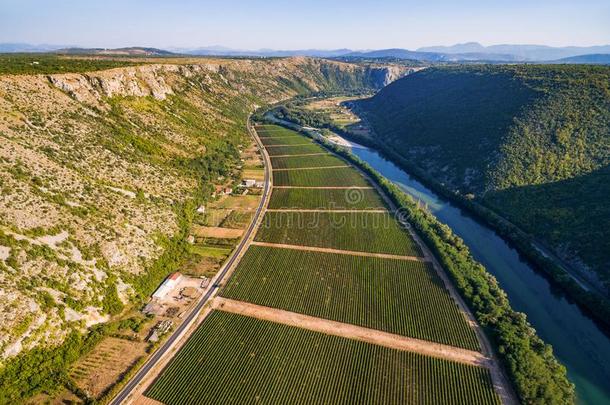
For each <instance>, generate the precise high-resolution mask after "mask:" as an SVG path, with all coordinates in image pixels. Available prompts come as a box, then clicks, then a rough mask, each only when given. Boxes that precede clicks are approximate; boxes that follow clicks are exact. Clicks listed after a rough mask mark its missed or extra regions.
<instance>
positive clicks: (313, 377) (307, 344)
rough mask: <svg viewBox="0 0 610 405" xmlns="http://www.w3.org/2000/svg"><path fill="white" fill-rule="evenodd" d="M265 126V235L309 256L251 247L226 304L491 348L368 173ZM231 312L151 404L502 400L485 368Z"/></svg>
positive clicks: (190, 350) (212, 326)
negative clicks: (268, 177)
mask: <svg viewBox="0 0 610 405" xmlns="http://www.w3.org/2000/svg"><path fill="white" fill-rule="evenodd" d="M256 128H257V132H258V134H259V135H260V136H261V140H262V142H263V143H264V145H265V148H266V150H267V151H268V153H269V155H270V156H271V162H272V168H273V169H274V171H273V186H274V187H273V188H272V194H271V197H270V200H269V204H268V208H269V211H267V212H265V214H264V216H263V220H262V223H261V224H260V227H259V229H258V231H257V233H256V235H255V238H254V239H255V241H258V242H267V243H275V244H285V245H297V247H298V248H289V247H278V246H273V247H272V246H261V245H250V246H249V248H248V250H247V251H246V252H245V254H244V255H243V257H241V259H240V260H239V262H238V264H237V267H236V268H235V270H234V271H233V274H232V275H231V277H230V278H229V280H228V281H226V282H223V283H224V287H223V288H222V290H221V291H220V295H221V296H223V297H224V298H226V299H233V300H236V301H244V302H248V303H252V304H257V305H261V306H263V307H268V308H275V309H281V310H284V311H289V312H288V314H289V316H291V317H292V318H294V317H295V314H294V313H298V314H303V315H308V316H311V317H314V318H319V320H322V319H324V320H331V321H335V322H342V323H345V324H351V325H357V326H361V327H364V328H369V329H370V331H367V332H366V333H377V334H379V332H377V331H383V332H388V333H391V334H395V335H400V336H405V337H410V338H416V339H420V340H422V341H428V342H434V343H440V344H444V345H446V346H453V347H454V348H455V350H462V349H466V350H471V351H479V350H480V349H481V347H480V345H479V341H478V338H477V336H476V334H475V331H474V329H473V328H472V327H471V325H470V324H469V322H468V319H467V318H466V315H465V314H464V313H462V311H461V310H460V308H459V307H458V305H457V304H456V302H455V301H454V300H453V299H452V298H451V295H450V294H449V292H448V290H447V289H446V288H445V286H444V284H443V282H442V280H441V279H440V277H439V276H438V274H437V272H436V270H435V269H434V268H433V267H432V264H431V263H430V262H428V261H423V260H418V259H417V258H421V257H423V252H422V250H421V248H420V246H419V245H418V244H417V243H416V242H415V240H414V239H413V238H412V237H411V235H410V234H409V233H408V232H407V231H406V230H405V229H403V228H402V226H401V225H400V224H399V223H398V221H397V220H396V218H395V217H394V214H393V213H391V212H389V211H388V210H387V209H386V206H385V203H384V201H383V199H382V197H381V195H380V194H379V193H378V192H377V190H375V189H374V188H373V187H371V184H369V182H368V180H367V179H366V178H365V177H364V176H363V175H362V174H361V173H360V172H359V171H358V170H356V169H355V168H353V167H351V166H350V165H349V164H347V163H346V162H345V161H344V160H343V159H340V158H338V157H336V156H335V155H333V154H330V153H329V152H328V151H327V150H326V149H325V148H323V147H322V146H320V145H319V144H317V143H315V142H313V141H312V140H311V139H309V138H306V137H304V136H300V135H299V134H298V133H296V132H294V131H291V130H288V129H285V128H282V127H278V126H273V125H265V126H257V127H256ZM298 155H306V156H298ZM274 156H275V157H274ZM333 166H344V167H333ZM278 169H295V170H278ZM279 186H290V187H288V188H281V187H279ZM316 187H322V188H316ZM324 187H328V188H324ZM333 187H334V188H333ZM337 187H339V188H337ZM341 187H343V188H341ZM353 187H356V188H353ZM282 209H284V210H283V211H282ZM287 209H292V210H287ZM299 209H303V210H305V209H309V210H315V209H319V210H320V211H309V212H307V211H299ZM372 209H374V210H375V211H370V210H372ZM273 210H276V211H273ZM324 210H326V211H324ZM337 210H343V211H337ZM348 210H358V211H357V212H349V211H348ZM367 210H369V211H367ZM345 211H347V212H345ZM316 248H333V249H338V250H343V252H341V253H327V252H321V251H315V249H316ZM356 252H359V253H356ZM369 253H371V254H370V255H369ZM375 253H385V254H391V255H399V256H404V257H401V258H388V256H385V257H375V256H374V254H375ZM220 305H221V306H220V307H219V308H220V309H218V310H213V311H212V312H211V313H210V314H209V315H208V316H207V318H206V319H205V320H204V321H203V322H202V324H201V325H200V326H199V327H198V329H197V330H196V331H195V332H194V333H193V335H192V336H191V337H190V338H189V340H188V341H187V342H186V344H185V345H184V347H183V348H182V349H180V351H179V352H178V353H177V354H176V356H175V357H174V358H173V359H172V360H171V362H170V363H169V364H168V366H167V367H166V368H165V369H164V370H163V371H162V373H161V375H160V376H159V377H158V378H157V379H156V380H155V381H154V382H153V384H152V385H151V386H150V387H148V389H147V390H146V392H145V394H146V395H147V396H148V397H150V398H152V399H155V400H158V401H160V402H162V403H164V404H167V405H183V404H193V403H291V404H292V403H297V404H353V403H384V404H386V403H387V404H433V403H434V404H475V403H476V404H499V403H500V400H499V398H498V396H497V395H496V393H495V392H494V386H493V383H492V379H491V375H490V373H489V370H488V369H487V368H485V367H479V366H472V365H467V364H462V363H458V362H455V361H449V360H446V359H442V358H435V357H429V356H424V355H422V354H418V353H416V351H417V350H415V351H414V352H411V351H407V350H396V349H391V348H388V347H385V346H381V345H378V344H371V343H365V342H362V341H360V340H355V339H350V338H349V337H352V335H351V334H347V335H346V336H348V337H338V336H334V335H328V334H326V333H322V332H317V331H314V330H310V329H307V326H306V325H304V324H301V323H298V321H293V322H297V323H293V324H292V325H296V326H292V325H285V324H282V323H279V322H281V321H280V320H279V319H276V318H273V319H275V320H276V321H277V323H276V322H270V321H266V320H262V319H257V316H260V314H259V315H255V314H254V313H249V316H245V315H239V314H234V313H231V312H228V311H229V310H230V309H228V307H225V311H223V310H222V308H223V307H222V304H220ZM268 308H267V309H268ZM259 309H260V308H259ZM290 312H292V313H293V314H290ZM283 322H286V321H285V320H284V321H283ZM309 327H310V328H311V326H309ZM420 344H422V343H421V342H420ZM430 344H432V343H430ZM445 350H449V351H450V350H452V349H445Z"/></svg>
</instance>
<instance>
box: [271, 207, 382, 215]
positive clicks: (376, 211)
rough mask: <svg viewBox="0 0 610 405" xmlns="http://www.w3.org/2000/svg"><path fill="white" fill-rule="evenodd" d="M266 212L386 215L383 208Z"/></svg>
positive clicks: (278, 210)
mask: <svg viewBox="0 0 610 405" xmlns="http://www.w3.org/2000/svg"><path fill="white" fill-rule="evenodd" d="M267 212H325V213H326V212H328V213H337V214H347V213H352V212H353V213H367V214H371V213H372V214H387V213H388V210H386V209H385V208H371V209H368V210H367V209H353V210H350V209H328V208H267Z"/></svg>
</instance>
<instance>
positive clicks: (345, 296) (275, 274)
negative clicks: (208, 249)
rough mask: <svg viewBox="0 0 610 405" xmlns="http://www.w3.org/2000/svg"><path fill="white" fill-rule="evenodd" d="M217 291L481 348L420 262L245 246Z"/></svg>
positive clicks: (432, 274) (433, 275)
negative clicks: (240, 256)
mask: <svg viewBox="0 0 610 405" xmlns="http://www.w3.org/2000/svg"><path fill="white" fill-rule="evenodd" d="M221 295H222V296H224V297H227V298H233V299H236V300H240V301H248V302H252V303H255V304H259V305H264V306H268V307H273V308H279V309H285V310H288V311H292V312H298V313H302V314H306V315H311V316H316V317H320V318H325V319H330V320H333V321H339V322H346V323H351V324H355V325H359V326H365V327H369V328H373V329H378V330H383V331H386V332H391V333H396V334H399V335H404V336H410V337H414V338H418V339H424V340H430V341H434V342H438V343H443V344H447V345H452V346H458V347H463V348H465V349H470V350H479V345H478V341H477V338H476V336H475V334H474V331H473V330H472V329H471V328H470V326H469V325H468V323H467V322H466V318H465V317H464V315H463V314H462V313H461V312H460V311H459V309H458V307H457V305H456V304H455V302H453V300H452V299H451V297H450V295H449V293H448V292H447V290H446V289H445V287H444V286H443V283H442V281H441V280H440V279H439V277H438V275H437V274H436V273H435V271H434V269H433V268H432V267H431V265H430V264H429V263H425V262H420V261H407V260H394V259H380V258H375V257H356V256H350V255H343V254H332V253H320V252H308V251H300V250H293V249H277V248H269V247H263V246H251V247H250V249H249V250H248V252H247V253H246V255H245V256H244V257H243V258H242V260H241V261H240V263H239V266H238V267H237V270H236V271H235V273H234V275H233V276H232V277H231V279H230V280H229V282H228V283H227V285H226V287H225V288H224V290H223V291H222V294H221Z"/></svg>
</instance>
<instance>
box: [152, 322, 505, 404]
mask: <svg viewBox="0 0 610 405" xmlns="http://www.w3.org/2000/svg"><path fill="white" fill-rule="evenodd" d="M145 395H146V396H148V397H150V398H153V399H155V400H157V401H161V402H163V403H164V404H167V405H182V404H190V403H291V404H294V403H299V404H314V403H333V404H353V403H362V402H367V403H387V404H430V403H437V404H441V403H442V404H473V403H477V404H499V399H498V397H497V396H496V395H495V393H494V390H493V386H492V382H491V378H490V375H489V372H488V371H487V370H486V369H484V368H480V367H476V366H469V365H463V364H460V363H454V362H449V361H446V360H440V359H435V358H431V357H425V356H422V355H418V354H415V353H410V352H406V351H398V350H393V349H389V348H385V347H382V346H376V345H372V344H368V343H363V342H359V341H355V340H350V339H345V338H341V337H336V336H330V335H326V334H322V333H317V332H312V331H308V330H305V329H301V328H296V327H292V326H286V325H281V324H277V323H273V322H268V321H261V320H257V319H255V318H249V317H244V316H241V315H236V314H230V313H226V312H222V311H214V312H212V314H210V315H209V316H208V318H207V319H206V320H205V321H204V322H203V323H202V325H201V326H200V327H199V329H197V331H195V333H194V334H193V335H192V336H191V338H190V339H189V340H188V341H187V343H186V345H185V346H184V348H183V349H182V350H180V352H178V354H177V355H176V357H174V359H173V360H172V361H171V362H170V363H169V365H168V366H167V368H166V369H165V370H164V371H163V372H162V374H161V375H160V377H159V378H158V379H157V380H156V381H155V382H154V383H153V384H152V386H150V387H149V388H148V390H147V391H146V393H145Z"/></svg>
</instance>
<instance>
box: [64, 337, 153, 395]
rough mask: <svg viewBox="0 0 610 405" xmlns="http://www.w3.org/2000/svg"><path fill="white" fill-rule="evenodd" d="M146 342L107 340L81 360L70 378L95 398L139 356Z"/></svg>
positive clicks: (109, 338) (112, 338)
mask: <svg viewBox="0 0 610 405" xmlns="http://www.w3.org/2000/svg"><path fill="white" fill-rule="evenodd" d="M145 349H146V343H144V342H138V341H131V340H125V339H119V338H115V337H107V338H105V339H104V340H103V341H102V342H100V343H99V344H98V345H97V346H96V347H95V349H93V350H92V351H91V353H89V354H88V355H86V356H85V357H83V358H82V359H80V360H79V361H78V362H77V363H76V364H75V366H74V367H73V368H72V370H71V372H70V375H71V376H72V378H74V380H75V381H76V383H77V385H78V386H79V387H80V388H81V389H83V390H84V391H85V392H87V393H88V394H89V395H90V396H91V397H94V398H98V397H99V396H100V395H102V394H103V393H104V392H105V391H106V390H108V389H109V388H110V387H112V386H113V385H114V384H115V382H116V381H118V379H119V377H120V376H121V374H123V373H125V372H126V371H127V370H129V369H130V368H131V366H132V365H133V364H134V363H135V362H136V361H137V360H138V359H139V358H141V357H142V356H144V355H145V354H146V352H145Z"/></svg>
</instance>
